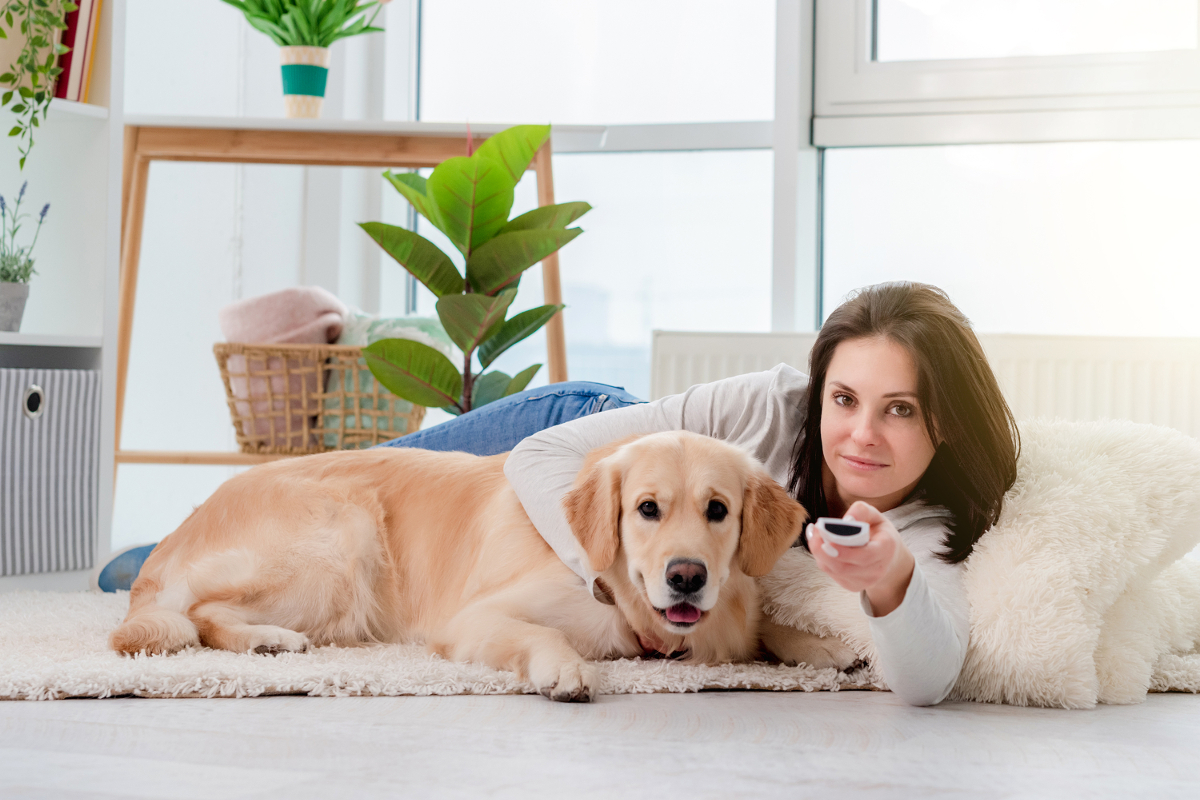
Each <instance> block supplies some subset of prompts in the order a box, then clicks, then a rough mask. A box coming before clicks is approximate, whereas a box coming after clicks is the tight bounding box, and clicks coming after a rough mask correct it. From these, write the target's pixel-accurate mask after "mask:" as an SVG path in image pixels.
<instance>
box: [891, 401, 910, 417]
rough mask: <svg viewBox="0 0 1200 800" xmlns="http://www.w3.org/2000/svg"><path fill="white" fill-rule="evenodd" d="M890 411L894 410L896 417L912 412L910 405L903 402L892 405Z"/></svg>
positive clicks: (906, 415)
mask: <svg viewBox="0 0 1200 800" xmlns="http://www.w3.org/2000/svg"><path fill="white" fill-rule="evenodd" d="M892 411H894V412H896V416H897V417H911V416H912V414H913V410H912V406H906V405H904V404H903V403H897V404H896V405H894V406H892Z"/></svg>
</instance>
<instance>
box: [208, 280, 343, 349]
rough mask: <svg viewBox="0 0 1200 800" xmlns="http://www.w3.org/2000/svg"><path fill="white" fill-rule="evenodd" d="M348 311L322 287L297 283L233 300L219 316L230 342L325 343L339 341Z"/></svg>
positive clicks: (223, 331) (226, 337)
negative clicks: (285, 287) (271, 292)
mask: <svg viewBox="0 0 1200 800" xmlns="http://www.w3.org/2000/svg"><path fill="white" fill-rule="evenodd" d="M349 314H350V309H349V308H347V307H346V304H345V303H343V302H342V301H341V300H338V299H337V298H336V297H334V296H333V295H332V294H330V293H329V292H327V291H325V290H324V289H322V288H321V287H320V286H296V287H293V288H291V289H284V290H283V291H282V292H275V293H274V294H264V295H262V296H261V297H251V298H248V299H246V300H239V301H238V302H236V303H231V304H229V305H227V306H225V307H224V308H222V309H221V312H220V315H219V319H220V322H221V333H223V334H225V341H227V342H250V343H254V344H265V343H267V342H276V343H279V344H326V343H329V342H336V341H337V338H338V336H340V335H341V333H342V324H343V321H344V320H345V319H346V317H347V316H348V315H349Z"/></svg>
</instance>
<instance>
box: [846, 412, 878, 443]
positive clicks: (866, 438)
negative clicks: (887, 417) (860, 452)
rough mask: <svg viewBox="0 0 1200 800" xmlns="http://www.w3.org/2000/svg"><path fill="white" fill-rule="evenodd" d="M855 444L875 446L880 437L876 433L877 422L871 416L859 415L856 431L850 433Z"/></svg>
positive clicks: (855, 425)
mask: <svg viewBox="0 0 1200 800" xmlns="http://www.w3.org/2000/svg"><path fill="white" fill-rule="evenodd" d="M850 436H851V438H853V439H854V442H855V444H860V445H867V444H873V443H874V442H875V441H876V440H877V439H878V436H877V435H876V431H875V420H874V418H873V417H872V416H871V415H870V414H859V415H858V419H856V420H855V421H854V430H853V431H851V433H850Z"/></svg>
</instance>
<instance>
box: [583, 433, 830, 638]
mask: <svg viewBox="0 0 1200 800" xmlns="http://www.w3.org/2000/svg"><path fill="white" fill-rule="evenodd" d="M564 506H565V508H566V512H567V520H568V521H569V522H570V524H571V529H572V531H573V532H574V533H575V536H576V537H577V538H578V540H579V542H580V544H581V545H582V546H583V549H584V551H585V552H586V553H587V557H588V560H589V561H590V562H591V565H592V569H594V570H595V571H596V572H600V573H604V572H606V571H608V570H611V569H614V565H616V567H617V568H620V567H623V569H624V571H625V573H626V576H627V578H628V580H629V581H630V583H631V584H632V585H633V586H634V588H635V589H636V590H637V591H639V592H640V593H641V594H642V595H643V597H644V599H645V600H646V601H647V602H648V603H649V604H650V606H652V607H653V609H654V610H655V612H656V613H657V614H658V615H659V617H660V621H661V623H662V625H663V627H664V628H666V630H668V631H670V632H672V633H676V634H687V633H690V632H691V631H692V630H694V629H695V628H696V626H697V624H699V623H700V622H701V621H702V620H703V619H704V617H705V616H706V614H707V612H708V611H709V610H711V609H712V608H713V607H714V606H715V605H716V604H717V601H718V598H719V595H720V592H721V587H722V586H723V585H724V584H725V583H726V581H727V580H728V579H729V577H730V575H731V574H732V573H733V572H734V571H735V570H736V571H740V572H741V573H743V574H745V575H749V576H751V577H756V576H759V575H765V574H766V573H767V572H769V571H770V570H771V567H773V566H774V564H775V562H776V560H778V558H779V557H780V556H781V555H783V553H784V551H785V550H787V548H788V547H789V546H790V545H791V544H792V543H793V542H794V541H795V540H796V539H797V537H799V535H800V531H801V528H802V526H803V524H804V520H805V518H806V516H807V514H806V512H805V511H804V508H803V507H802V506H801V505H800V504H799V503H797V502H796V501H795V500H793V499H792V498H791V497H789V496H788V494H787V492H785V491H784V490H783V488H782V487H781V486H780V485H779V484H778V483H776V482H775V481H774V480H773V479H772V478H771V476H770V475H768V474H767V472H766V470H765V469H763V467H762V465H761V464H759V463H758V462H757V461H756V460H755V459H754V458H752V457H751V456H749V455H748V454H747V453H745V452H743V451H742V450H740V449H738V448H736V447H734V446H732V445H729V444H726V443H724V442H721V441H718V440H716V439H711V438H708V437H706V436H700V435H698V434H694V433H688V432H685V431H672V432H668V433H656V434H651V435H649V436H644V437H641V438H638V439H636V440H634V441H631V442H628V443H626V444H620V445H618V446H615V447H610V448H606V449H605V450H604V451H598V452H597V453H594V454H592V456H590V457H589V458H588V461H587V462H586V463H585V466H584V468H583V470H581V471H580V473H579V477H578V478H577V479H576V482H575V488H574V489H573V490H572V491H571V492H570V493H569V494H568V495H567V498H566V500H565V501H564ZM618 555H621V556H623V558H618Z"/></svg>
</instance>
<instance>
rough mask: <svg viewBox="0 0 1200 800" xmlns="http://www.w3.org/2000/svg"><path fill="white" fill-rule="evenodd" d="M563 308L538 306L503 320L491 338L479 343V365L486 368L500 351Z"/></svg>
mask: <svg viewBox="0 0 1200 800" xmlns="http://www.w3.org/2000/svg"><path fill="white" fill-rule="evenodd" d="M564 308H566V306H562V305H550V306H538V307H537V308H531V309H529V310H528V311H522V312H521V313H520V314H517V315H516V316H515V317H513V318H512V319H510V320H507V321H505V323H504V324H503V325H501V326H500V328H499V330H497V331H496V333H495V334H493V335H492V336H491V338H489V339H485V340H484V341H483V342H482V343H481V344H480V345H479V366H480V367H482V368H484V369H486V368H487V366H488V364H491V363H492V362H493V361H495V360H496V359H497V358H499V356H500V354H501V353H503V352H504V351H505V350H507V349H508V348H510V347H512V346H513V345H514V344H516V343H517V342H519V341H521V340H522V339H524V338H525V337H526V336H529V335H530V334H531V333H533V332H534V331H536V330H537V329H538V328H540V327H542V326H543V325H545V324H546V323H547V322H549V321H550V318H551V317H553V316H554V315H555V314H557V313H558V312H559V311H561V310H562V309H564Z"/></svg>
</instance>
